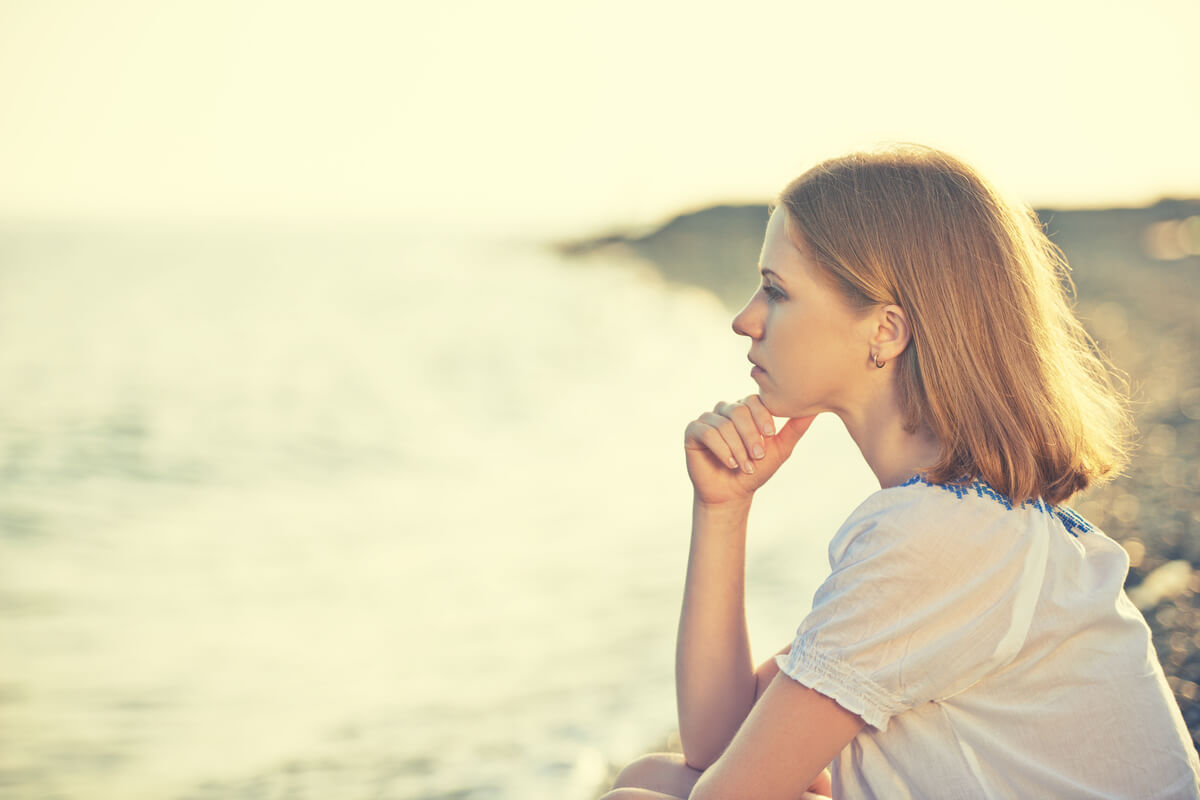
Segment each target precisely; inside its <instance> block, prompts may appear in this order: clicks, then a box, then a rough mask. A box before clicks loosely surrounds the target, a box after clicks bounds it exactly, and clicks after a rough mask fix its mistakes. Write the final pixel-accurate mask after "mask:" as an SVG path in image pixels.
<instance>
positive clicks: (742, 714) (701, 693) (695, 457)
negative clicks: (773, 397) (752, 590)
mask: <svg viewBox="0 0 1200 800" xmlns="http://www.w3.org/2000/svg"><path fill="white" fill-rule="evenodd" d="M810 423H811V418H805V419H795V420H789V421H788V423H787V424H786V425H785V426H784V427H783V429H782V430H780V431H779V433H778V435H774V432H773V427H772V426H773V422H772V420H771V417H770V414H769V413H768V412H767V411H766V409H765V408H764V407H763V406H762V403H761V401H759V400H758V398H757V397H750V398H747V400H746V401H745V402H743V403H733V404H729V403H721V404H718V406H717V407H716V408H715V409H714V411H713V412H711V413H708V414H704V415H702V416H701V417H700V418H699V419H697V420H695V421H694V422H692V423H691V424H690V425H689V426H688V428H687V431H686V433H685V437H684V447H685V451H686V454H687V460H688V474H689V476H690V477H691V479H692V484H693V486H694V487H695V498H694V500H693V504H692V539H691V548H690V551H689V554H688V569H687V580H686V583H685V586H684V594H683V607H682V610H681V612H680V617H679V635H678V639H677V642H676V651H675V686H676V700H677V703H678V710H679V736H680V740H681V742H682V744H683V752H684V756H685V758H686V760H687V763H688V765H689V766H691V767H693V768H695V769H701V770H703V769H706V768H707V767H709V766H710V765H712V764H713V763H714V762H715V761H716V760H717V758H719V757H720V755H721V753H722V752H724V751H725V748H726V747H728V746H729V743H730V741H732V740H733V736H734V734H735V733H737V730H738V728H739V727H740V726H741V724H742V722H743V721H744V720H745V719H746V716H747V714H749V712H750V709H751V707H752V706H753V705H754V702H755V699H756V698H757V696H758V693H759V691H760V686H759V675H758V674H757V673H756V672H755V670H754V666H753V663H752V661H751V655H750V644H749V637H748V634H747V630H746V611H745V563H746V522H747V519H748V518H749V514H750V503H751V500H752V498H753V494H754V492H755V491H756V490H757V489H758V488H759V487H760V486H762V485H763V484H764V483H765V482H766V481H767V480H768V479H769V478H770V477H771V476H772V475H773V474H774V473H775V471H776V470H777V469H778V468H779V466H780V465H781V464H782V463H783V462H784V461H785V460H786V459H787V457H788V456H789V455H791V452H792V448H793V447H795V444H796V442H797V441H799V439H800V437H801V435H803V433H804V431H805V430H807V429H808V425H809V424H810ZM764 666H765V665H764ZM768 680H769V678H768ZM764 685H765V684H764Z"/></svg>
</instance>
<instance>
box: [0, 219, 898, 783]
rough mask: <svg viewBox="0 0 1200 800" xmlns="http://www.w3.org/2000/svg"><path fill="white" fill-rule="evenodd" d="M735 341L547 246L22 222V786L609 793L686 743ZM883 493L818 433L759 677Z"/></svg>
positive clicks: (707, 296) (785, 547)
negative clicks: (702, 466) (694, 500)
mask: <svg viewBox="0 0 1200 800" xmlns="http://www.w3.org/2000/svg"><path fill="white" fill-rule="evenodd" d="M730 268H731V269H739V270H744V271H745V273H746V287H747V294H749V293H750V292H752V291H753V288H754V285H755V282H756V276H755V274H754V265H753V264H736V265H730ZM731 317H732V310H731V309H729V308H727V307H725V306H724V305H722V304H721V303H720V302H719V301H718V300H717V299H716V298H715V297H714V296H713V295H712V294H711V293H710V292H708V291H706V290H704V289H703V288H700V287H696V286H683V285H678V284H671V283H666V282H664V280H663V279H662V278H660V277H659V276H658V274H657V272H656V271H655V269H654V267H653V265H651V264H648V263H644V262H639V261H636V260H634V259H632V258H629V257H621V256H609V257H603V256H593V257H591V258H586V259H567V258H564V257H562V256H560V255H559V254H558V253H557V252H556V251H555V250H554V249H553V248H551V247H549V246H547V244H546V243H544V242H540V241H532V240H520V239H513V238H502V237H496V236H488V235H482V234H481V235H468V234H451V233H439V234H432V233H426V232H422V231H401V230H392V229H388V228H384V227H380V228H372V229H354V230H349V229H346V230H341V229H329V228H321V229H311V228H302V227H291V228H288V227H281V226H275V227H268V226H259V227H253V226H231V225H225V226H215V225H214V226H209V227H204V226H199V225H197V226H192V227H186V226H177V227H161V226H160V227H152V226H132V225H126V226H121V225H117V224H108V225H102V224H91V225H84V224H73V225H67V224H49V223H40V224H16V223H11V224H5V225H2V226H0V390H2V392H3V396H2V399H0V798H5V799H7V798H14V799H15V798H21V799H22V800H24V799H25V798H28V799H29V800H34V799H35V798H36V799H37V800H59V799H62V800H68V799H69V800H75V798H79V799H80V800H142V799H143V798H145V799H147V800H150V799H154V800H158V799H162V800H218V799H220V800H225V798H270V799H272V800H277V799H282V798H321V799H322V800H341V799H342V798H345V800H351V799H353V800H358V799H360V798H361V799H363V800H365V799H366V798H379V799H383V798H395V799H396V800H416V799H417V798H421V799H422V800H434V799H442V800H449V798H455V799H458V800H491V799H493V798H523V799H525V800H527V799H528V798H556V799H562V800H575V799H578V800H591V798H595V797H597V796H598V795H599V794H600V793H602V791H603V788H604V782H605V781H606V780H607V779H608V776H609V775H610V774H611V770H612V769H613V768H614V767H616V766H619V765H620V764H622V763H624V762H626V761H628V760H629V759H632V758H634V757H636V756H637V755H639V754H640V753H641V752H644V751H646V750H647V749H651V748H661V747H663V746H664V742H665V741H666V739H667V737H668V736H669V735H670V734H671V732H672V731H673V730H674V726H675V705H674V703H675V700H674V688H673V668H674V667H673V659H674V635H675V628H676V625H677V621H678V613H679V604H680V599H681V592H682V586H683V576H684V569H685V566H686V558H687V551H688V536H689V530H688V524H689V515H690V503H691V487H690V484H689V483H688V480H687V476H686V473H685V470H684V460H683V451H682V440H683V430H684V427H685V425H686V424H687V422H688V421H689V420H691V419H693V418H694V417H696V416H698V415H699V414H700V413H702V412H704V411H706V410H709V409H711V408H712V406H713V404H714V403H716V402H717V401H719V400H722V399H736V398H738V397H742V396H745V395H747V394H750V393H751V392H753V391H754V390H755V386H754V383H753V382H752V381H751V380H750V378H749V372H748V370H749V368H750V365H749V363H748V362H747V361H746V358H745V356H746V351H747V341H746V340H745V339H742V338H741V337H738V336H736V335H735V334H734V333H733V332H732V331H731V329H730V320H731ZM876 488H877V484H876V483H874V482H873V478H872V476H871V474H870V472H869V470H867V468H866V466H865V464H864V463H863V462H862V459H861V457H860V456H859V454H858V452H857V450H856V449H855V448H854V445H853V443H852V442H851V441H850V439H849V437H848V436H847V435H846V433H845V430H844V429H843V428H842V427H841V425H840V423H839V422H838V420H837V419H836V418H829V419H826V418H825V417H821V418H818V420H817V422H816V423H815V424H814V426H813V428H812V429H811V430H810V432H809V433H808V434H807V436H806V438H805V440H804V441H802V442H801V443H800V445H799V447H798V448H797V450H796V453H795V455H794V456H793V458H792V459H791V461H789V462H788V463H787V464H785V466H784V468H783V469H782V470H780V472H779V473H778V474H777V475H776V476H775V478H774V479H773V480H772V482H771V483H770V484H768V485H767V486H766V487H764V488H763V489H762V490H761V491H760V497H758V498H757V499H756V507H755V510H754V512H753V516H752V519H751V529H750V536H749V545H748V566H747V573H748V585H749V588H748V598H747V606H748V617H749V622H750V630H751V638H752V644H753V646H754V651H755V658H756V660H758V661H761V660H763V659H765V658H767V657H768V656H769V655H770V654H772V653H774V652H775V651H777V650H778V649H780V648H781V647H783V646H785V645H786V644H787V643H788V641H789V640H790V639H791V637H792V635H793V632H794V630H795V628H796V626H797V625H798V623H799V622H800V620H801V619H802V618H803V616H804V614H805V612H806V611H807V610H808V608H809V606H810V603H811V597H812V592H813V590H814V589H815V588H816V586H817V585H818V584H819V582H820V581H821V579H822V577H823V576H824V575H825V574H826V572H827V570H828V559H827V553H826V551H827V545H828V540H829V538H830V536H831V534H832V533H833V532H834V530H836V528H837V526H838V524H839V523H840V522H841V520H842V519H844V518H845V516H846V515H847V514H848V513H849V512H850V511H851V510H853V508H854V507H855V506H856V505H857V504H858V503H859V502H861V501H862V499H864V498H865V497H866V496H867V495H868V494H869V493H870V492H871V491H873V490H874V489H876Z"/></svg>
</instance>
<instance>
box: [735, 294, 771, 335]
mask: <svg viewBox="0 0 1200 800" xmlns="http://www.w3.org/2000/svg"><path fill="white" fill-rule="evenodd" d="M763 305H764V302H763V300H762V292H761V291H756V292H755V293H754V295H753V296H752V297H751V298H750V302H748V303H746V307H745V308H743V309H742V310H741V311H739V312H738V313H737V316H736V317H734V318H733V332H734V333H736V334H737V335H738V336H749V337H750V338H751V339H761V338H762V318H763V309H762V307H763Z"/></svg>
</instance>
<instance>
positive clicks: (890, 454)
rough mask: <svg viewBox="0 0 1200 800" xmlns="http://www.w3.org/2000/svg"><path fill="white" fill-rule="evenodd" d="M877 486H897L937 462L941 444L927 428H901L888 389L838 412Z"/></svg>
mask: <svg viewBox="0 0 1200 800" xmlns="http://www.w3.org/2000/svg"><path fill="white" fill-rule="evenodd" d="M838 416H840V417H841V418H842V422H843V423H844V424H845V426H846V430H847V431H849V433H850V436H851V438H852V439H854V443H855V444H857V445H858V449H859V450H860V451H862V454H863V458H864V459H866V462H867V465H868V466H869V467H870V468H871V471H872V472H874V473H875V477H876V478H878V479H879V485H880V487H882V488H884V489H887V488H889V487H892V486H899V485H900V484H902V483H904V481H906V480H908V479H909V478H911V477H912V476H913V475H916V474H917V473H920V472H923V471H925V470H926V469H928V468H929V467H932V466H933V465H934V464H935V463H937V461H938V458H939V457H940V455H941V447H940V446H939V444H938V441H937V438H936V437H935V436H934V435H933V432H932V431H930V430H929V429H928V428H925V427H921V428H918V429H917V431H916V432H915V433H909V432H907V431H906V430H904V418H903V415H902V414H901V413H900V408H899V406H898V404H897V403H896V402H895V401H894V398H893V397H892V396H891V393H890V392H882V393H880V394H879V395H877V396H876V398H875V400H874V402H871V403H870V404H868V405H867V406H866V407H865V408H860V409H856V410H855V411H854V412H851V411H842V412H841V413H839V414H838Z"/></svg>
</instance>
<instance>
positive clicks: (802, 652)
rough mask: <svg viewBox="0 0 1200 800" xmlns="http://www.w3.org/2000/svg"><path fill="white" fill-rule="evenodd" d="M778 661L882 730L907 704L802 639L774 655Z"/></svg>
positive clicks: (797, 677)
mask: <svg viewBox="0 0 1200 800" xmlns="http://www.w3.org/2000/svg"><path fill="white" fill-rule="evenodd" d="M775 663H776V664H778V665H779V669H780V670H781V671H782V672H783V673H784V674H785V675H787V676H788V677H789V678H791V679H793V680H795V681H797V682H798V683H801V684H803V685H804V686H807V687H808V688H810V689H812V690H814V691H817V692H820V693H821V694H823V695H825V696H826V697H828V698H829V699H831V700H833V701H834V702H836V703H837V704H838V705H840V706H841V707H842V708H844V709H846V710H847V711H850V712H852V713H854V714H858V715H859V716H860V717H862V718H863V721H864V722H866V723H867V724H868V725H870V726H872V727H875V728H878V729H879V730H881V731H883V730H887V724H888V720H889V719H891V718H892V717H893V716H895V715H896V714H899V713H900V712H901V711H905V710H907V708H908V706H907V705H905V704H904V702H903V701H902V700H901V699H900V697H898V696H897V695H895V694H893V693H891V692H889V691H888V690H887V689H885V688H883V687H882V686H880V685H879V684H878V683H876V682H875V681H873V680H871V679H870V678H868V677H866V676H865V675H862V674H860V673H859V672H857V671H856V670H854V669H853V668H852V667H850V666H849V665H848V664H845V663H843V662H841V661H839V660H838V659H836V658H834V657H832V656H829V655H825V654H822V653H820V652H818V651H816V650H814V649H813V648H811V647H805V646H804V643H803V642H797V643H796V645H795V646H793V647H792V649H791V652H789V653H788V654H787V655H786V656H784V655H779V656H775Z"/></svg>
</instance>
